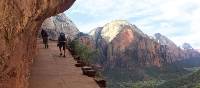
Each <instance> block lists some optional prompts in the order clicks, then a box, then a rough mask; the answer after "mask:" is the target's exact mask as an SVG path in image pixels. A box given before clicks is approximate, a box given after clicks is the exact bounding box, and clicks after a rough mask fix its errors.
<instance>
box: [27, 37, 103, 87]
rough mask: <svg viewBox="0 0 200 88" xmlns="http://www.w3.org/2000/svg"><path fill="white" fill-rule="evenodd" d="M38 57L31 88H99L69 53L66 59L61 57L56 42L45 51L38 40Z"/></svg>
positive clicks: (33, 70)
mask: <svg viewBox="0 0 200 88" xmlns="http://www.w3.org/2000/svg"><path fill="white" fill-rule="evenodd" d="M38 48H39V49H38V50H39V51H38V56H37V58H35V59H34V63H33V65H32V68H31V78H30V81H29V83H30V85H29V88H99V87H98V85H97V84H96V83H95V81H94V80H93V78H89V77H87V76H84V75H82V72H81V69H80V68H77V67H75V66H74V64H75V63H76V62H75V61H74V60H73V57H72V56H71V54H70V53H69V51H67V53H66V55H67V56H66V58H64V57H60V56H59V50H58V48H57V47H56V42H50V43H49V49H44V48H43V44H42V41H41V40H38Z"/></svg>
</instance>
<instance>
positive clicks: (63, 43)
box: [57, 32, 67, 57]
mask: <svg viewBox="0 0 200 88" xmlns="http://www.w3.org/2000/svg"><path fill="white" fill-rule="evenodd" d="M66 41H67V39H66V37H65V33H63V32H61V33H60V36H59V37H58V44H57V46H58V47H59V49H60V56H62V55H63V57H65V48H66ZM62 49H63V51H64V52H63V53H62Z"/></svg>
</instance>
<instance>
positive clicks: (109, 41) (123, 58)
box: [90, 20, 200, 69]
mask: <svg viewBox="0 0 200 88" xmlns="http://www.w3.org/2000/svg"><path fill="white" fill-rule="evenodd" d="M90 35H91V36H92V37H93V40H94V41H95V46H96V48H97V49H99V50H100V56H101V57H100V58H99V59H101V60H100V61H102V62H99V63H102V65H103V66H104V67H107V68H116V67H120V68H128V69H134V67H137V66H149V65H150V66H157V67H160V66H162V65H163V64H170V63H174V62H176V61H180V60H184V59H189V58H192V57H200V56H199V55H200V54H199V53H194V52H195V51H194V50H192V49H187V50H182V49H181V48H179V47H177V46H176V44H175V43H173V42H172V41H171V40H170V39H168V38H167V37H165V36H163V35H161V34H160V33H156V34H155V35H154V37H153V38H151V37H149V36H148V35H146V34H144V33H143V32H142V31H140V30H139V29H138V28H137V27H136V26H135V25H132V24H130V23H128V22H127V21H124V20H116V21H112V22H111V23H108V24H106V25H105V26H103V27H98V28H96V29H94V30H92V31H91V32H90Z"/></svg>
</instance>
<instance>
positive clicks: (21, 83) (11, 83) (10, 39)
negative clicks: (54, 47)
mask: <svg viewBox="0 0 200 88" xmlns="http://www.w3.org/2000/svg"><path fill="white" fill-rule="evenodd" d="M74 1H75V0H1V1H0V88H27V87H28V77H29V74H28V72H29V66H30V63H31V62H32V59H33V57H34V56H35V54H36V35H37V30H38V29H39V27H40V26H41V24H42V22H43V21H44V19H45V18H47V17H50V16H52V15H55V14H58V13H60V12H63V11H65V10H67V9H68V8H69V7H70V6H71V5H72V4H73V2H74Z"/></svg>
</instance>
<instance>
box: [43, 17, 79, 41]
mask: <svg viewBox="0 0 200 88" xmlns="http://www.w3.org/2000/svg"><path fill="white" fill-rule="evenodd" d="M41 29H45V30H47V32H48V34H49V39H51V40H57V39H58V37H59V34H60V33H61V32H63V33H65V35H66V37H68V36H69V37H70V38H71V39H74V38H75V37H76V35H77V34H78V33H79V30H78V29H77V27H76V25H75V24H74V23H73V22H72V21H71V20H70V19H69V18H68V17H67V16H66V15H65V14H64V13H61V14H58V15H56V16H52V17H50V18H47V19H46V20H45V21H44V22H43V23H42V26H41Z"/></svg>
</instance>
